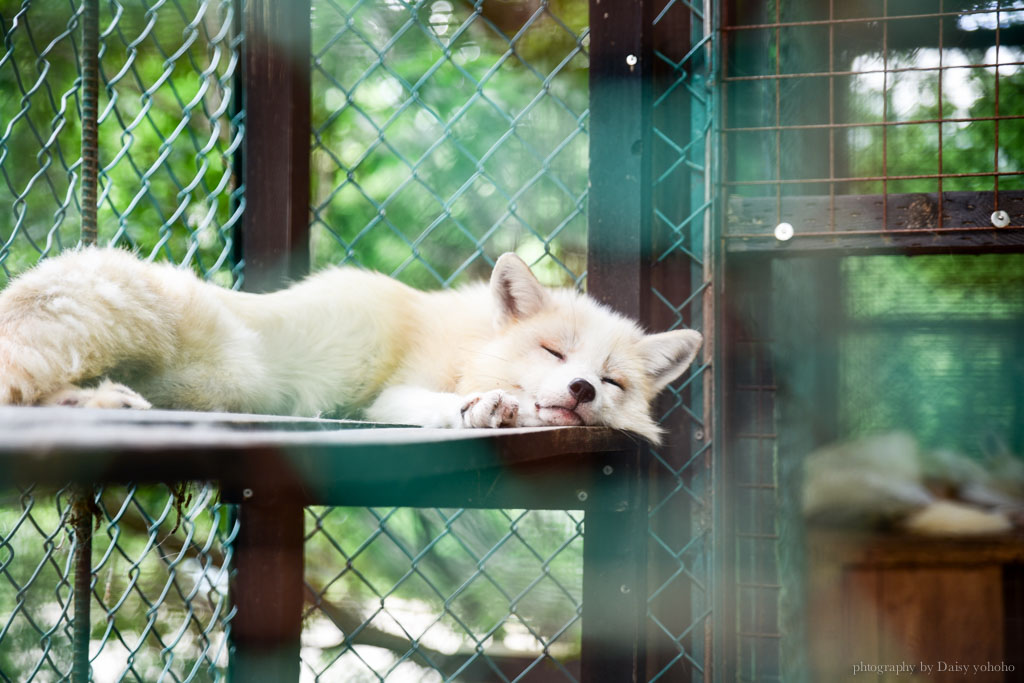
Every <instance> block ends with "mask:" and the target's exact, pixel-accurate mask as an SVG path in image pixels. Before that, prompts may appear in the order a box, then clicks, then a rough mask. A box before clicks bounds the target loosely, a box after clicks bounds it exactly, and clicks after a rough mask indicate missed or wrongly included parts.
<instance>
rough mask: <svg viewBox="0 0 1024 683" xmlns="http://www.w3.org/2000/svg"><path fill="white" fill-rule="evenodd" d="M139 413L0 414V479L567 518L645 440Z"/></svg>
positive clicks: (584, 430)
mask: <svg viewBox="0 0 1024 683" xmlns="http://www.w3.org/2000/svg"><path fill="white" fill-rule="evenodd" d="M140 415H143V413H131V412H130V411H103V410H92V411H89V410H85V409H74V408H10V409H4V410H0V432H2V433H3V434H4V439H3V440H2V441H0V481H11V482H14V481H17V482H24V483H41V484H45V483H49V484H57V485H62V484H64V483H66V482H69V481H82V482H127V481H134V482H147V481H189V480H213V481H218V482H220V483H221V485H222V486H223V487H224V488H225V497H226V499H229V500H240V499H241V492H242V491H243V490H245V489H253V488H254V487H255V486H256V484H255V483H254V479H256V478H260V481H261V482H262V483H261V484H260V485H262V486H266V487H269V488H278V487H280V486H283V485H284V484H283V483H281V482H285V481H288V480H293V481H298V482H300V483H301V488H302V491H303V493H304V495H307V496H309V497H310V499H311V500H314V501H315V502H317V503H322V504H339V505H340V504H349V505H360V504H373V505H384V504H393V505H415V506H435V505H437V506H445V507H536V508H553V509H567V508H576V507H578V506H579V501H578V500H577V498H576V497H577V494H578V491H579V490H585V487H586V486H587V485H588V482H590V481H592V480H593V478H594V477H595V476H596V475H595V474H594V471H595V470H594V467H595V465H594V454H595V453H608V452H619V451H623V450H628V449H631V448H634V447H635V446H636V444H637V442H638V441H637V439H636V437H631V436H630V435H627V434H624V433H622V432H616V431H614V430H611V429H607V428H601V427H540V428H521V429H500V430H451V429H420V428H394V427H391V428H389V427H383V428H373V429H370V428H366V429H352V428H337V429H332V430H313V429H279V428H260V427H259V421H258V420H257V419H256V418H255V417H253V416H249V417H243V418H242V420H241V422H240V424H241V425H243V427H241V428H236V427H237V425H236V426H231V423H230V422H229V421H228V422H225V420H226V417H225V416H219V417H216V416H204V415H202V414H196V413H182V412H175V411H148V412H146V413H144V415H145V417H140ZM190 417H193V418H194V421H190V420H189V418H190ZM68 419H70V420H71V422H70V423H65V420H68ZM217 420H220V422H218V421H217ZM268 420H270V422H269V424H271V425H278V424H281V423H280V422H278V419H277V418H268ZM326 422H327V423H328V424H332V425H336V424H337V423H336V422H335V421H326ZM283 423H284V424H292V423H291V422H289V420H288V419H285V420H284V422H283ZM299 424H302V422H301V421H300V422H299ZM343 424H344V425H345V426H347V427H351V424H350V423H343ZM54 425H64V426H62V427H61V428H59V429H55V428H54ZM226 425H228V426H226ZM253 425H256V426H255V427H254V426H253ZM266 472H272V473H275V474H274V476H270V477H264V473H266Z"/></svg>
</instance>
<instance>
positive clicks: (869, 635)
mask: <svg viewBox="0 0 1024 683" xmlns="http://www.w3.org/2000/svg"><path fill="white" fill-rule="evenodd" d="M837 583H838V586H837V588H840V587H841V588H840V590H841V591H842V592H841V595H840V596H839V604H838V605H837V606H838V607H839V610H838V612H839V614H841V615H842V617H841V623H840V626H841V629H840V630H839V631H838V633H836V632H833V633H834V635H835V636H836V640H834V641H832V642H833V645H838V646H839V647H837V648H836V650H835V651H834V654H833V656H832V657H830V658H829V659H828V661H827V664H826V666H827V667H828V669H832V670H831V671H828V669H826V672H822V678H823V679H832V678H839V677H840V676H842V677H848V676H849V675H850V674H851V673H852V670H853V665H854V664H857V663H860V662H867V663H872V664H878V663H882V662H887V661H888V660H884V659H883V658H882V646H883V643H882V642H881V638H880V636H879V626H880V623H879V620H880V616H879V605H878V599H879V596H880V595H881V576H880V574H879V571H878V570H877V569H874V568H872V567H867V568H860V569H852V570H848V571H844V572H843V573H842V578H841V580H840V581H839V582H837ZM814 602H817V599H815V600H812V603H814ZM812 633H815V634H817V631H816V630H815V631H812ZM817 635H818V637H820V636H821V634H817ZM840 653H842V656H835V655H839V654H840ZM833 667H838V669H834V668H833Z"/></svg>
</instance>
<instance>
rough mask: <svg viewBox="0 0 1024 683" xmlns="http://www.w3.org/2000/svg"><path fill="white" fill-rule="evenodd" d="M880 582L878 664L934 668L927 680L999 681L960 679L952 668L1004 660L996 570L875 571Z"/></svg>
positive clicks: (890, 680) (893, 679)
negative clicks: (880, 644)
mask: <svg viewBox="0 0 1024 683" xmlns="http://www.w3.org/2000/svg"><path fill="white" fill-rule="evenodd" d="M879 577H880V581H881V591H880V597H881V604H880V605H878V608H879V625H878V629H877V638H878V639H879V642H881V643H882V647H881V651H880V653H879V658H878V660H877V662H879V663H899V662H904V661H905V662H908V663H920V662H924V663H926V664H933V665H934V666H935V668H934V673H933V675H932V676H928V677H927V678H928V679H929V680H936V681H962V680H964V679H965V677H969V678H970V679H971V680H979V681H1002V680H1003V677H1002V674H1001V673H977V674H975V673H974V672H973V670H971V673H970V674H969V676H965V675H964V673H962V672H959V671H957V670H956V669H954V666H956V665H967V666H969V667H970V666H971V665H975V664H977V665H981V664H985V663H986V662H992V663H999V662H1001V661H1002V659H1003V636H1002V629H1003V608H1002V573H1001V571H1000V568H999V567H996V566H989V567H972V568H962V567H920V568H907V569H901V568H889V569H885V570H879ZM852 635H853V634H851V636H852ZM865 661H867V660H865ZM943 669H945V670H943ZM882 680H883V681H885V682H886V683H899V681H901V680H905V675H904V677H903V678H900V677H899V676H897V675H896V673H889V674H887V675H885V676H884V677H883V678H882Z"/></svg>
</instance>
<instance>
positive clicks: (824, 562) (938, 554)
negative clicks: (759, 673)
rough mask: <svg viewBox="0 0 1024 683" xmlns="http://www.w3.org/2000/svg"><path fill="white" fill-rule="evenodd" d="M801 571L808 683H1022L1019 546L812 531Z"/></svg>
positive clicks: (1021, 540)
mask: <svg viewBox="0 0 1024 683" xmlns="http://www.w3.org/2000/svg"><path fill="white" fill-rule="evenodd" d="M808 561H809V574H808V576H809V595H808V612H809V614H808V617H809V620H810V631H809V632H810V634H811V635H810V648H811V652H810V655H811V665H812V667H813V669H814V672H813V675H812V676H811V680H814V681H836V680H861V681H863V680H872V681H874V680H879V681H885V682H887V683H888V682H890V681H891V682H896V681H899V682H902V683H906V682H907V681H929V682H938V681H963V680H971V681H979V682H981V681H984V682H986V683H988V682H1003V681H1007V682H1008V681H1019V680H1024V671H1022V669H1024V637H1022V634H1024V631H1022V629H1021V619H1022V617H1024V596H1022V586H1024V569H1022V568H1024V536H1004V537H997V538H984V539H931V538H921V537H914V536H907V535H900V534H886V535H871V534H857V533H846V532H837V531H819V530H815V531H812V532H810V533H809V536H808ZM900 664H903V665H908V666H913V667H914V668H913V670H912V671H907V670H904V671H900V672H897V671H887V672H885V673H883V674H882V675H881V676H879V675H878V673H876V672H874V671H866V670H864V669H861V670H860V671H856V666H857V665H865V666H880V665H887V666H896V665H900ZM922 664H923V665H925V666H930V667H931V669H930V670H927V669H923V668H922ZM958 666H959V667H964V666H966V667H967V669H966V671H965V670H957V669H956V667H958ZM975 667H978V668H977V669H976V668H975ZM1010 667H1012V670H1011V671H1003V670H1000V669H1008V668H1010Z"/></svg>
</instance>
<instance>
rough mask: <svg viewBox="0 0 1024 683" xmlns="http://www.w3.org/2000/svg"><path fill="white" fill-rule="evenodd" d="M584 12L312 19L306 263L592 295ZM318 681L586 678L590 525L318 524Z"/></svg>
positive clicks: (348, 512) (447, 11)
mask: <svg viewBox="0 0 1024 683" xmlns="http://www.w3.org/2000/svg"><path fill="white" fill-rule="evenodd" d="M587 15H588V11H587V3H586V2H579V1H576V2H568V1H567V2H528V3H516V4H511V3H484V2H477V3H475V4H473V3H463V2H447V1H443V0H442V1H435V2H404V1H399V0H396V1H395V2H387V3H369V2H351V1H348V2H326V1H315V2H314V3H313V48H312V49H313V57H312V59H313V64H312V68H313V78H312V88H313V150H312V187H313V190H312V193H313V196H312V226H311V227H312V229H311V236H310V243H311V244H310V248H311V257H312V262H313V264H314V266H318V265H323V264H326V263H344V262H352V263H357V264H360V265H364V266H368V267H372V268H375V269H378V270H382V271H384V272H388V273H391V274H393V275H395V276H396V277H398V278H399V279H401V280H403V281H406V282H408V283H410V284H413V285H416V286H420V287H426V288H436V287H438V286H445V287H447V286H452V285H457V284H460V283H463V282H466V281H467V280H471V279H479V278H485V277H487V276H488V275H489V271H490V267H491V265H492V264H493V261H494V259H495V258H496V257H497V256H498V255H499V254H501V253H502V252H505V251H515V252H516V253H518V254H519V255H520V256H522V257H523V258H524V259H525V260H526V261H527V262H528V263H530V264H531V266H532V268H533V270H534V272H535V273H536V274H537V275H538V277H539V278H540V279H541V281H542V282H544V283H545V284H548V285H558V286H582V284H583V278H584V275H585V267H586V263H585V259H586V227H587V222H586V206H587V158H588V144H589V140H588V136H587V114H588V101H587V98H588V92H587V68H588V55H587V45H588V41H589V37H588V31H587ZM307 529H308V533H309V535H308V538H307V543H306V553H307V563H308V564H307V567H308V569H307V589H308V591H309V592H310V593H309V595H307V598H308V600H309V602H308V604H309V612H308V615H307V620H306V628H305V633H304V635H303V642H304V644H303V655H302V656H303V674H302V675H303V677H304V679H308V680H314V679H315V680H346V681H347V680H364V679H365V680H383V679H384V678H385V677H387V680H410V681H413V680H415V681H419V680H448V679H449V678H451V677H455V678H457V679H458V680H513V679H515V680H576V678H577V677H578V669H579V663H578V658H579V650H580V631H579V614H580V603H581V590H582V584H581V574H580V572H581V557H582V555H581V552H582V551H581V548H582V536H581V533H582V515H581V514H578V513H575V514H574V513H564V512H544V511H531V512H526V511H473V510H414V509H391V510H377V509H368V510H367V509H348V508H334V509H311V510H310V511H309V513H308V516H307Z"/></svg>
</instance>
